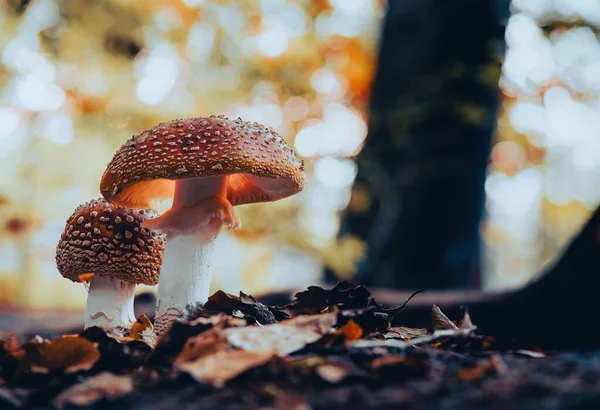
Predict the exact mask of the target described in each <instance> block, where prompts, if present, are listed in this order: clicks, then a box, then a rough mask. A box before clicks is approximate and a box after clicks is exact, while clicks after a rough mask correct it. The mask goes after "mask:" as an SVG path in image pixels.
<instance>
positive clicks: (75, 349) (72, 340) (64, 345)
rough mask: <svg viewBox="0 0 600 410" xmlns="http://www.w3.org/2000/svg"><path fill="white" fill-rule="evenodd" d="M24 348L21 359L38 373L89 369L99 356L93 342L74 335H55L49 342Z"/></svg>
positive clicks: (73, 371)
mask: <svg viewBox="0 0 600 410" xmlns="http://www.w3.org/2000/svg"><path fill="white" fill-rule="evenodd" d="M30 347H31V348H30V349H26V354H25V357H24V358H23V361H25V363H26V364H29V368H30V369H31V370H33V371H36V372H39V373H47V372H50V371H53V370H62V371H64V372H65V373H75V372H77V371H80V370H89V369H91V368H92V366H93V365H94V363H96V361H97V360H98V359H99V358H100V352H99V351H98V348H97V347H96V344H95V343H92V342H90V341H89V340H87V339H84V338H82V337H79V336H76V335H65V336H62V337H57V338H56V339H54V340H52V341H51V342H43V343H39V344H38V343H33V344H31V346H30Z"/></svg>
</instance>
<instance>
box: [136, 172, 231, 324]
mask: <svg viewBox="0 0 600 410" xmlns="http://www.w3.org/2000/svg"><path fill="white" fill-rule="evenodd" d="M226 193H227V177H211V178H196V179H184V180H179V181H177V182H176V185H175V196H174V198H173V206H172V207H171V209H170V210H169V211H167V212H165V214H163V215H162V216H160V217H158V218H155V219H150V220H148V221H146V222H144V223H143V224H142V226H143V227H145V228H148V229H154V230H159V231H163V232H166V233H167V246H166V247H165V253H164V256H163V262H162V267H161V273H160V278H159V281H158V304H157V309H156V319H155V321H154V329H155V331H156V332H157V333H158V334H159V335H160V334H162V333H164V332H165V331H166V330H167V329H168V328H169V327H170V326H171V324H172V323H173V322H174V321H176V320H177V319H178V318H179V317H180V316H181V315H182V314H183V312H184V311H185V309H186V307H187V306H188V305H195V304H197V303H198V302H200V303H204V302H206V301H207V300H208V296H209V292H210V281H211V279H212V272H211V270H210V269H211V260H212V255H213V251H214V244H215V241H216V238H217V236H218V234H219V232H220V230H221V227H222V225H223V224H227V225H228V226H229V227H230V229H235V228H239V227H240V223H239V221H238V220H237V218H236V216H235V214H234V212H233V207H232V206H231V204H230V203H229V201H228V200H227V199H226V198H227V197H226Z"/></svg>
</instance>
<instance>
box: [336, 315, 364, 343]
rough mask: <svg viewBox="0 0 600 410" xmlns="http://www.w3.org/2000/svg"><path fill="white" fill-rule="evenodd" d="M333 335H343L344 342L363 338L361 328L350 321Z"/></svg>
mask: <svg viewBox="0 0 600 410" xmlns="http://www.w3.org/2000/svg"><path fill="white" fill-rule="evenodd" d="M335 333H336V335H340V336H341V335H343V336H344V337H345V339H344V340H345V341H346V342H351V341H353V340H359V339H360V338H361V337H362V336H363V330H362V328H361V327H360V326H359V325H358V324H356V322H355V321H354V320H352V319H350V320H349V321H348V323H346V324H345V325H344V326H342V327H340V328H339V329H338V330H337V331H336V332H335Z"/></svg>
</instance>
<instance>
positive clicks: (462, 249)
mask: <svg viewBox="0 0 600 410" xmlns="http://www.w3.org/2000/svg"><path fill="white" fill-rule="evenodd" d="M506 3H507V2H506V1H504V0H502V1H494V0H452V1H446V0H423V1H392V2H390V3H389V6H388V7H389V9H388V12H387V16H386V22H385V26H384V30H383V35H382V40H381V46H380V54H379V68H378V73H377V75H376V78H375V82H374V87H373V95H372V101H371V114H370V124H369V135H368V138H367V142H366V146H365V147H364V149H363V151H362V152H361V154H360V155H359V157H358V158H357V161H358V169H359V171H358V177H357V184H356V186H357V187H358V188H366V190H367V191H368V192H369V194H370V195H371V197H372V199H373V200H372V204H371V206H370V207H369V209H367V210H366V212H354V211H353V209H352V207H350V209H349V210H348V212H347V215H346V216H345V219H344V221H343V228H342V232H343V233H348V234H353V235H357V236H359V237H361V238H363V239H364V240H365V241H366V242H367V245H368V253H367V255H366V257H365V258H364V260H362V262H361V263H360V266H359V269H358V273H357V277H356V279H355V281H358V282H361V283H364V284H366V285H369V286H382V287H384V286H385V287H393V288H398V289H410V288H420V287H427V288H430V289H431V288H434V289H450V288H465V287H469V286H470V285H471V284H472V281H473V275H474V273H475V272H477V271H478V269H479V260H480V251H479V248H480V238H479V225H480V221H481V217H482V213H483V206H484V190H483V184H484V180H485V173H486V167H487V163H488V157H489V152H490V144H491V135H492V132H493V128H494V125H495V118H496V117H495V114H496V108H497V106H498V100H499V91H498V87H497V84H498V79H499V72H500V59H499V53H498V51H499V48H500V45H501V44H502V40H503V27H502V24H501V19H500V18H499V13H498V10H503V11H505V10H507V6H506ZM330 278H331V279H335V278H333V275H331V276H330Z"/></svg>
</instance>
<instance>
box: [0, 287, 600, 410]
mask: <svg viewBox="0 0 600 410" xmlns="http://www.w3.org/2000/svg"><path fill="white" fill-rule="evenodd" d="M409 303H410V302H409ZM403 309H404V307H403V306H398V307H394V308H384V307H382V306H381V305H379V304H378V303H377V302H376V301H375V300H373V298H372V297H371V294H370V292H369V291H368V290H367V289H366V288H364V287H362V286H354V285H351V284H349V283H347V282H342V283H340V284H338V285H337V286H336V287H335V288H333V289H330V290H325V289H322V288H317V287H311V288H309V289H308V290H307V291H304V292H301V293H299V294H297V295H296V297H295V299H294V301H292V302H291V303H290V304H288V305H286V306H282V307H274V306H266V305H263V304H262V303H260V302H258V301H256V299H254V298H252V297H251V296H248V295H245V294H243V293H241V294H240V296H234V295H230V294H227V293H224V292H217V293H215V294H214V295H213V296H211V298H210V300H209V302H208V303H207V304H205V305H204V306H203V308H202V309H200V308H191V309H190V311H189V312H188V314H187V315H186V316H185V317H183V318H182V319H181V320H180V322H178V323H176V324H175V325H174V326H173V327H172V328H171V330H170V331H169V332H167V333H166V334H165V335H163V336H162V337H161V338H160V339H158V338H156V336H154V333H153V329H152V324H151V322H150V320H148V318H147V317H145V316H141V317H140V318H139V319H138V321H137V322H136V323H135V324H134V326H133V328H132V329H131V330H130V331H129V330H128V331H126V332H124V333H117V332H110V333H107V332H105V331H104V330H102V329H99V328H90V329H86V330H85V331H82V332H77V331H73V332H67V333H69V335H55V334H54V335H53V334H51V333H52V331H49V330H48V329H46V330H45V331H44V332H42V336H43V337H39V336H38V337H33V338H32V336H31V334H28V333H29V330H28V331H26V332H21V333H20V336H19V337H20V338H21V339H19V337H16V336H8V335H7V334H3V335H0V339H3V341H2V342H0V409H3V410H4V409H10V408H35V409H50V408H73V407H88V408H111V409H180V410H184V409H188V408H189V409H192V408H193V409H196V408H202V409H240V410H241V409H281V410H284V409H289V410H309V409H350V408H352V409H376V408H381V409H387V408H389V409H598V408H600V351H585V352H557V351H543V350H541V349H536V348H532V347H531V346H525V345H523V346H521V345H520V344H519V341H518V338H516V339H515V340H513V341H510V342H509V341H505V340H497V339H493V338H490V337H486V336H484V335H480V334H478V331H477V326H476V325H477V324H476V323H475V324H473V323H471V320H470V317H469V315H468V313H467V312H465V313H464V314H463V316H462V317H460V318H454V319H455V320H451V319H449V318H447V317H446V316H445V315H444V314H443V312H441V310H440V309H439V308H437V307H436V306H433V307H432V322H431V327H430V328H428V329H415V328H407V327H401V326H397V325H392V323H396V322H401V318H402V311H403ZM9 316H10V315H5V316H4V317H2V318H0V319H1V320H3V322H2V323H3V326H6V325H7V324H9V323H10V322H8V320H9ZM13 319H14V316H13ZM65 323H67V321H65ZM3 330H6V328H5V327H4V328H3ZM578 331H580V330H576V329H570V330H568V331H565V329H564V328H557V334H556V337H572V336H573V334H574V333H575V332H578ZM5 333H6V332H5Z"/></svg>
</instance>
